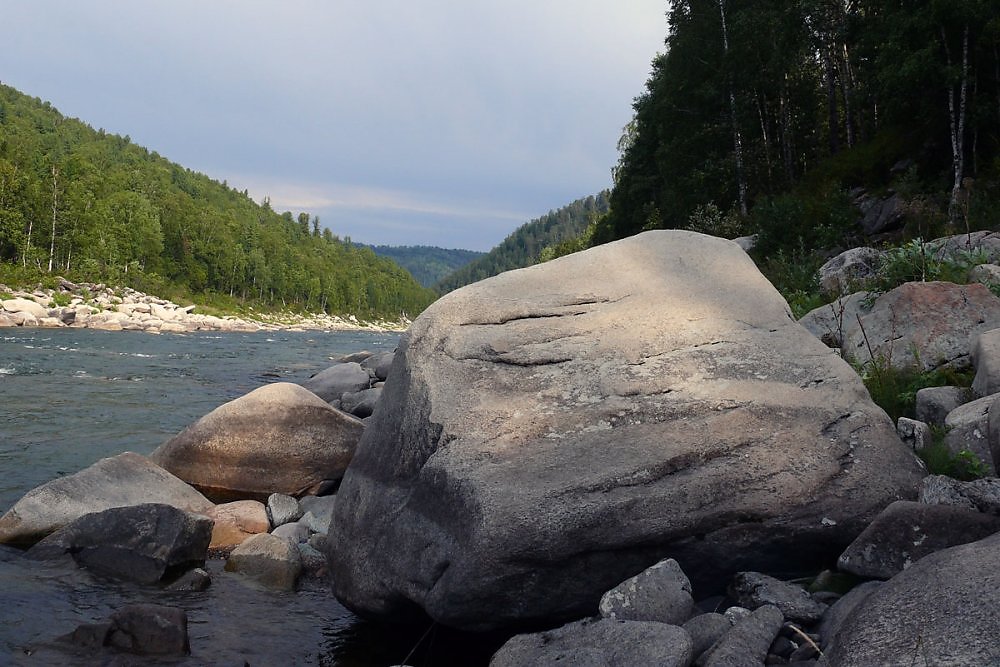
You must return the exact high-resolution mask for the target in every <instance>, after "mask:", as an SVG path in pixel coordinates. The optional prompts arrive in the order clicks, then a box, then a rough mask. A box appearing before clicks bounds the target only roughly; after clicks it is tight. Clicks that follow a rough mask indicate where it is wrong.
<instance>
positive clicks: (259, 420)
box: [151, 382, 365, 502]
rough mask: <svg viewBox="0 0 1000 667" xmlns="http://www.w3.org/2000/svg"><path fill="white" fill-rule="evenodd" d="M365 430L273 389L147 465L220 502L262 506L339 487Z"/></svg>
mask: <svg viewBox="0 0 1000 667" xmlns="http://www.w3.org/2000/svg"><path fill="white" fill-rule="evenodd" d="M364 428H365V427H364V423H363V422H361V421H360V420H357V419H355V418H354V417H351V416H350V415H346V414H344V413H342V412H340V411H338V410H335V409H333V408H332V407H330V405H328V404H327V403H326V402H325V401H323V400H322V399H320V398H318V397H317V396H316V395H315V394H313V393H312V392H310V391H308V390H306V389H303V388H302V387H300V386H299V385H297V384H292V383H289V382H276V383H274V384H269V385H265V386H263V387H260V388H259V389H255V390H254V391H252V392H250V393H249V394H247V395H245V396H241V397H240V398H237V399H236V400H234V401H230V402H229V403H226V404H225V405H222V406H220V407H218V408H216V409H215V410H213V411H212V412H210V413H208V414H207V415H205V416H204V417H202V418H201V419H199V420H198V421H196V422H195V423H194V424H192V425H191V426H188V427H187V428H186V429H184V430H183V431H181V432H180V433H179V434H178V435H176V436H174V437H173V438H171V439H170V440H168V441H167V442H165V443H163V444H162V445H160V446H159V447H158V448H157V449H156V451H154V452H153V453H152V455H151V458H152V459H153V460H154V461H156V462H157V463H159V464H160V465H162V466H163V467H164V468H166V469H167V470H169V471H170V472H172V473H173V474H175V475H177V476H178V477H180V478H181V479H183V480H185V481H187V482H188V483H189V484H191V485H193V486H194V487H196V488H197V489H198V490H200V491H201V492H202V493H204V494H205V495H206V496H208V497H210V498H213V499H214V500H216V501H218V502H223V501H228V500H242V499H251V500H260V501H262V502H263V501H266V500H267V498H268V496H270V495H271V494H272V493H285V494H288V495H298V494H300V493H303V492H304V491H305V490H307V489H309V488H310V487H312V486H314V485H316V484H319V483H320V482H322V481H323V480H327V479H339V478H340V477H341V476H342V475H343V474H344V469H345V468H346V467H347V464H348V463H349V462H350V460H351V456H352V455H353V454H354V448H355V447H356V446H357V442H358V439H359V438H360V437H361V433H362V431H364Z"/></svg>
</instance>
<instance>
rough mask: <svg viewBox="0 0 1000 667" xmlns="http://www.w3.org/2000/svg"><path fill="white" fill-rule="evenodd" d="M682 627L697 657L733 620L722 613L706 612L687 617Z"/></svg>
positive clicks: (729, 628) (727, 629)
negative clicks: (689, 637) (689, 638)
mask: <svg viewBox="0 0 1000 667" xmlns="http://www.w3.org/2000/svg"><path fill="white" fill-rule="evenodd" d="M749 615H750V612H747V616H749ZM682 627H683V628H684V630H685V631H686V632H687V633H688V635H690V636H691V645H692V654H693V655H694V656H695V658H697V657H698V656H700V655H701V654H702V653H704V652H705V651H707V650H708V649H709V648H711V647H712V645H713V644H715V642H717V641H719V639H721V638H722V636H723V635H724V634H726V633H727V632H729V630H731V629H732V627H733V622H732V621H730V620H729V619H728V618H727V617H725V616H723V615H722V614H716V613H708V614H700V615H698V616H695V617H693V618H691V619H689V620H688V621H687V622H686V623H685V624H684V625H683V626H682Z"/></svg>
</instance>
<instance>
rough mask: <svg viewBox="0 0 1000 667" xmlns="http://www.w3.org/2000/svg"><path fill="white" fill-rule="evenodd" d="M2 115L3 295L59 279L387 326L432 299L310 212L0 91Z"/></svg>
mask: <svg viewBox="0 0 1000 667" xmlns="http://www.w3.org/2000/svg"><path fill="white" fill-rule="evenodd" d="M0 105H2V106H3V108H4V109H5V113H6V119H5V122H4V123H3V124H2V125H0V281H3V282H5V283H7V284H9V285H28V284H34V283H36V282H39V281H42V282H45V281H52V280H54V274H56V273H59V274H63V275H65V276H67V277H68V278H70V279H72V280H76V281H92V282H106V283H109V284H115V285H118V284H120V285H128V286H132V287H135V288H136V289H141V290H143V291H146V292H152V293H156V294H160V295H163V296H166V297H168V298H174V300H177V298H181V297H183V298H197V300H198V301H199V302H206V301H207V302H210V303H219V304H220V306H221V307H224V308H226V309H227V311H228V312H234V311H237V312H238V310H239V309H240V308H242V307H244V306H245V305H250V304H252V305H254V306H256V307H258V308H262V309H265V310H270V309H279V310H298V311H311V312H328V313H340V314H354V315H357V316H358V317H362V318H370V317H385V318H392V319H395V318H397V317H399V316H401V315H408V316H411V317H412V316H415V315H416V314H417V313H419V312H420V311H421V310H422V309H423V308H424V307H426V306H427V305H428V304H429V303H430V302H431V301H432V300H433V299H434V297H435V295H434V294H433V292H431V291H430V290H428V289H426V288H423V287H421V286H420V285H419V284H417V282H416V281H415V280H414V279H413V277H412V276H411V275H410V274H408V273H407V272H406V271H405V270H403V269H402V268H400V267H399V266H398V265H396V264H395V263H394V262H392V261H391V260H389V259H387V258H384V257H378V256H376V255H375V253H373V252H372V251H371V250H370V249H367V248H362V247H357V246H354V245H353V244H351V243H350V241H349V240H347V239H345V240H341V239H339V238H337V237H336V236H334V235H333V234H332V233H320V228H319V221H318V220H317V219H316V218H312V217H310V215H309V214H308V213H305V212H303V213H300V214H298V216H297V217H296V216H293V215H292V213H291V212H285V213H282V214H278V213H276V212H275V211H273V210H272V209H271V207H270V204H269V202H267V201H265V202H264V203H263V204H261V205H258V204H256V203H255V202H254V201H253V200H251V199H250V197H249V196H248V194H247V192H246V191H243V192H239V191H236V190H234V189H232V188H230V187H228V186H227V185H226V184H224V183H218V182H216V181H213V180H211V179H210V178H208V177H207V176H204V175H202V174H198V173H195V172H193V171H191V170H188V169H185V168H183V167H181V166H179V165H177V164H174V163H172V162H169V161H167V160H165V159H164V158H162V157H160V156H159V155H157V154H156V153H151V152H150V151H148V150H146V149H145V148H142V147H140V146H136V145H135V144H133V143H132V142H131V141H130V140H129V138H128V137H120V136H117V135H110V134H106V133H104V132H103V131H100V132H97V131H94V130H93V129H92V128H90V127H89V126H87V125H85V124H84V123H82V122H80V121H77V120H74V119H70V118H65V117H63V116H62V115H61V114H59V113H58V112H57V111H56V110H55V109H53V108H52V107H51V106H50V105H48V104H47V103H42V102H41V101H40V100H37V99H32V98H29V97H27V96H25V95H23V94H21V93H19V92H18V91H16V90H14V89H13V88H10V87H7V86H0ZM53 193H55V196H53ZM53 216H54V217H55V232H54V238H53ZM50 248H52V252H51V253H50ZM50 263H51V271H50V270H49V264H50Z"/></svg>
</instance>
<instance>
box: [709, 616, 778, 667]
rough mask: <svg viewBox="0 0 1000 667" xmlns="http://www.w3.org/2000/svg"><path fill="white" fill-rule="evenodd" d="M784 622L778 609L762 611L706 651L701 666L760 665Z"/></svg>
mask: <svg viewBox="0 0 1000 667" xmlns="http://www.w3.org/2000/svg"><path fill="white" fill-rule="evenodd" d="M784 621H785V619H784V617H783V616H782V615H781V612H780V611H778V608H777V607H774V606H771V605H766V606H764V607H760V608H759V609H757V610H755V611H754V612H753V613H751V614H750V615H749V616H748V617H746V618H744V619H743V620H742V621H740V622H739V623H737V624H736V625H734V626H733V628H732V629H731V630H730V631H729V632H727V633H726V634H724V635H723V636H722V639H720V640H719V641H717V642H716V643H715V645H714V646H712V647H711V648H710V649H708V650H707V651H705V653H703V654H702V656H701V658H700V659H699V661H698V664H700V665H704V667H739V666H741V665H759V664H761V663H763V662H764V658H765V657H767V651H768V649H769V648H770V647H771V644H772V643H773V642H774V638H775V637H777V636H778V632H779V631H780V630H781V624H782V623H784Z"/></svg>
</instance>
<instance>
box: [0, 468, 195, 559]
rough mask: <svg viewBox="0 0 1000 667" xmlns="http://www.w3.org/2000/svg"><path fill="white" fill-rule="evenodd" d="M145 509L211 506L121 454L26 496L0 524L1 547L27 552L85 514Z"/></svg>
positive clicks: (166, 474)
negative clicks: (21, 548) (136, 507)
mask: <svg viewBox="0 0 1000 667" xmlns="http://www.w3.org/2000/svg"><path fill="white" fill-rule="evenodd" d="M144 503H164V504H167V505H172V506H174V507H177V508H179V509H182V510H187V511H190V512H195V513H204V512H205V511H207V510H208V509H209V508H210V507H212V502H211V501H209V500H208V499H207V498H205V497H204V496H203V495H201V494H200V493H198V492H197V491H196V490H194V489H193V488H191V487H190V486H189V485H188V484H186V483H185V482H183V481H182V480H180V479H178V478H177V477H174V476H173V475H172V474H170V473H169V472H167V471H166V470H164V469H163V468H161V467H159V466H158V465H156V464H155V463H153V462H152V461H150V460H149V459H147V458H146V457H145V456H141V455H139V454H134V453H132V452H125V453H124V454H119V455H118V456H113V457H111V458H106V459H101V460H100V461H98V462H97V463H95V464H94V465H92V466H90V467H89V468H86V469H84V470H81V471H80V472H78V473H75V474H73V475H68V476H66V477H60V478H59V479H55V480H52V481H51V482H47V483H45V484H43V485H41V486H39V487H36V488H34V489H32V490H31V491H29V492H28V493H27V494H25V495H24V497H23V498H21V499H20V500H19V501H17V503H15V505H14V507H12V508H11V509H10V510H9V511H8V512H7V513H6V514H4V515H3V517H2V518H0V543H7V544H15V545H20V546H30V545H31V544H34V543H35V542H37V541H38V540H40V539H41V538H43V537H45V536H46V535H48V534H50V533H52V532H53V531H55V530H56V529H58V528H60V527H62V526H65V525H66V524H68V523H70V522H71V521H73V520H74V519H78V518H80V517H81V516H83V515H84V514H89V513H91V512H100V511H102V510H106V509H109V508H112V507H122V506H127V505H141V504H144Z"/></svg>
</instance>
